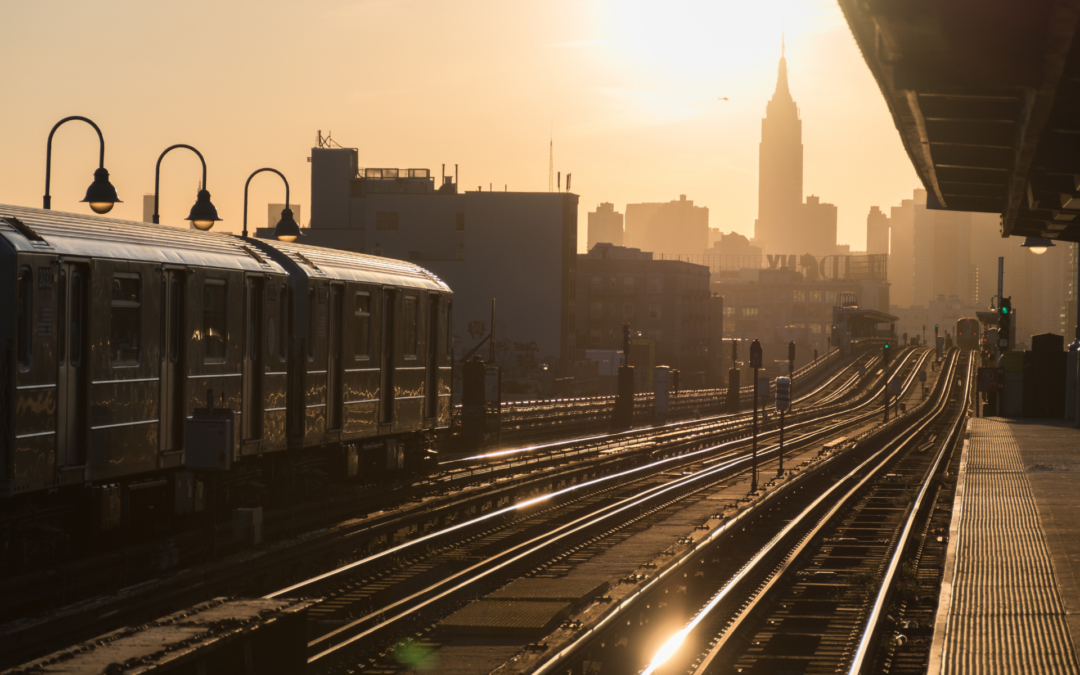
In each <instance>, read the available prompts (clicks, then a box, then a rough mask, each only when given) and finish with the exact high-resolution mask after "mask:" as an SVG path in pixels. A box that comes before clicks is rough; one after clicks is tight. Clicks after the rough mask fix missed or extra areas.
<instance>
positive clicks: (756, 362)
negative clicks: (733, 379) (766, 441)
mask: <svg viewBox="0 0 1080 675" xmlns="http://www.w3.org/2000/svg"><path fill="white" fill-rule="evenodd" d="M750 367H751V368H753V369H754V387H753V388H754V430H753V434H754V449H753V456H752V460H751V462H752V463H751V468H750V471H751V476H750V492H757V397H758V377H757V375H758V369H759V368H761V343H760V342H758V341H757V340H756V339H755V340H754V341H753V342H751V343H750Z"/></svg>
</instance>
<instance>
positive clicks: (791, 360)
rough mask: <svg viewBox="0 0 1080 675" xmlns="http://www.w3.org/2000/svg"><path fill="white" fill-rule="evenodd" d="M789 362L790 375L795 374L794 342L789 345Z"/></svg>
mask: <svg viewBox="0 0 1080 675" xmlns="http://www.w3.org/2000/svg"><path fill="white" fill-rule="evenodd" d="M787 360H788V375H794V374H795V341H794V340H792V341H791V342H789V343H788V345H787Z"/></svg>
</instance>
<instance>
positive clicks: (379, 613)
mask: <svg viewBox="0 0 1080 675" xmlns="http://www.w3.org/2000/svg"><path fill="white" fill-rule="evenodd" d="M927 354H928V352H927V353H925V354H923V359H922V360H921V361H920V365H921V363H922V362H924V361H925V358H926V356H927ZM917 370H918V369H917V368H916V369H913V370H912V373H911V374H910V375H909V377H908V378H907V382H906V383H905V389H906V388H908V387H910V386H911V383H912V382H913V381H914V377H915V373H916V372H917ZM898 372H899V371H898V370H897V372H896V373H893V374H892V377H895V376H896V374H898ZM890 379H891V377H890ZM865 405H866V404H863V406H860V407H865ZM838 414H839V413H838ZM871 415H876V411H870V412H867V413H864V414H862V415H859V416H858V417H857V418H856V419H854V420H850V419H849V420H843V421H840V422H837V423H836V424H834V425H831V426H830V427H827V428H825V429H819V430H815V431H811V432H808V433H806V434H803V435H801V436H799V437H796V438H795V439H792V442H793V443H799V444H802V443H805V442H808V441H809V440H811V439H813V438H817V437H820V436H825V435H828V434H831V433H835V432H836V431H837V430H839V429H841V428H843V427H845V426H849V425H851V424H854V423H857V422H859V421H861V420H862V419H864V418H865V417H867V416H871ZM817 421H820V420H817ZM778 447H779V446H772V447H771V448H767V449H766V450H764V451H763V452H762V453H761V454H763V455H767V454H768V453H769V452H776V451H777V450H778ZM750 460H751V458H750V457H749V456H746V455H745V454H744V455H742V456H737V457H735V458H733V459H730V460H729V461H728V462H727V463H725V464H722V465H718V466H713V467H709V468H706V469H702V470H701V471H698V472H695V473H694V474H691V475H690V476H686V477H684V478H681V479H678V480H676V481H674V482H672V483H667V484H663V485H660V486H655V487H653V488H650V489H648V490H646V491H645V492H643V493H640V494H638V495H634V496H633V497H629V498H626V499H624V500H621V501H620V502H617V503H615V504H612V505H609V506H607V507H604V508H602V509H600V510H599V511H598V512H595V513H591V514H589V515H588V516H583V517H581V518H579V519H577V520H575V521H572V522H571V523H567V524H564V525H562V526H560V527H557V528H555V529H554V530H552V531H549V532H546V533H543V534H541V535H538V536H536V537H534V538H532V539H530V540H529V541H527V542H523V543H521V544H518V545H515V546H514V547H511V548H509V549H507V550H505V551H503V552H500V553H499V554H497V555H495V556H492V557H491V558H488V559H487V560H485V561H483V562H481V563H477V564H475V565H473V566H471V567H469V568H468V569H466V570H461V571H459V572H457V573H455V574H453V575H451V576H449V577H447V578H444V579H442V580H440V581H438V582H436V583H434V584H431V585H429V586H428V587H427V588H425V589H423V590H421V591H418V592H416V593H413V594H411V595H410V596H408V597H406V598H402V599H399V600H397V601H395V602H393V603H391V604H389V605H385V606H382V607H380V608H378V609H376V610H371V611H369V612H368V614H366V615H365V616H363V617H360V618H358V619H356V620H354V621H352V622H350V623H349V624H347V625H345V626H342V627H340V628H338V629H336V630H334V631H331V632H330V633H327V634H325V635H323V636H320V637H318V638H316V639H314V640H312V641H311V642H310V643H309V648H311V649H315V648H318V647H319V646H320V645H324V644H326V643H327V642H329V641H331V640H333V639H335V638H338V637H340V636H341V635H344V634H346V633H348V632H350V631H352V630H354V629H356V628H357V627H359V626H361V625H363V624H365V623H368V622H370V621H372V620H373V619H382V620H381V622H380V623H378V624H377V625H374V626H371V627H369V628H367V629H366V630H363V631H361V632H359V633H357V634H355V635H350V636H349V637H347V638H346V639H345V640H344V641H342V642H340V643H338V644H336V645H332V646H328V647H327V648H326V649H324V650H323V651H321V652H318V653H317V654H315V655H313V656H312V657H310V658H309V661H308V663H315V662H317V661H319V660H321V659H323V658H325V657H327V656H329V655H331V654H334V653H336V652H337V651H339V650H340V649H343V648H345V647H347V646H348V645H350V644H353V643H354V642H356V641H358V640H361V639H363V638H365V637H369V636H370V635H372V634H373V633H375V632H376V631H378V630H381V629H382V628H385V627H387V626H389V625H390V624H392V623H394V622H397V621H400V620H401V619H404V618H406V617H408V616H410V615H412V614H414V613H415V612H417V611H419V610H421V609H423V608H424V607H426V606H428V605H430V604H432V603H434V602H436V601H438V600H441V599H444V598H446V597H447V596H448V595H450V594H452V593H455V592H458V591H460V590H463V589H464V588H465V587H467V586H469V585H470V584H472V583H475V582H477V581H480V580H481V579H483V578H485V577H487V576H488V575H490V574H492V573H495V572H497V571H499V570H502V569H505V568H506V566H508V565H512V564H515V563H517V562H520V561H521V560H522V559H524V558H525V557H527V556H531V555H535V554H536V553H538V552H540V551H541V550H543V549H544V548H547V547H549V546H551V545H553V544H555V543H556V542H558V541H560V540H562V539H564V538H565V537H568V536H570V535H573V534H577V533H579V532H581V531H582V530H584V529H586V528H592V527H596V526H598V525H599V524H601V523H602V522H603V521H605V520H607V519H609V518H611V517H613V516H615V515H617V514H619V513H622V512H624V511H626V510H628V509H633V508H635V507H640V506H642V505H643V504H645V503H646V502H647V501H649V500H653V499H656V498H658V497H660V496H662V495H665V494H667V493H669V492H671V491H674V490H682V489H685V488H686V487H687V486H688V485H690V484H692V483H694V482H697V481H701V480H703V479H708V478H712V477H714V476H717V475H719V474H726V473H727V472H728V471H729V470H731V469H733V468H737V467H739V466H741V465H745V464H746V463H747V462H749V461H750ZM690 494H692V493H690ZM685 496H686V495H685V494H684V495H682V496H681V497H679V499H681V498H683V497H685ZM639 510H640V508H639ZM525 547H531V548H529V549H528V550H526V551H523V552H520V553H518V551H520V550H521V549H522V548H525ZM515 553H516V555H514V556H513V557H512V558H510V559H508V560H504V561H502V562H498V564H494V565H493V564H492V563H495V562H497V561H499V560H500V559H502V558H505V557H507V556H510V555H511V554H515ZM485 567H486V568H487V569H484V568H485ZM469 575H472V576H469ZM458 579H463V580H462V581H461V582H460V583H458V584H457V585H455V586H454V587H452V588H448V589H446V590H443V591H442V592H439V593H438V594H437V595H431V594H432V593H435V592H436V591H437V590H438V589H440V588H443V587H445V586H447V585H448V584H450V583H451V582H454V581H456V580H458ZM424 596H430V597H427V599H425V600H422V601H421V602H419V603H418V604H415V605H413V606H412V607H410V608H408V609H405V610H403V611H402V612H400V613H399V614H397V615H395V616H392V617H389V618H385V614H386V612H388V611H390V610H394V609H397V608H399V607H401V606H403V605H405V604H407V603H409V602H411V601H415V600H417V599H419V598H422V597H424Z"/></svg>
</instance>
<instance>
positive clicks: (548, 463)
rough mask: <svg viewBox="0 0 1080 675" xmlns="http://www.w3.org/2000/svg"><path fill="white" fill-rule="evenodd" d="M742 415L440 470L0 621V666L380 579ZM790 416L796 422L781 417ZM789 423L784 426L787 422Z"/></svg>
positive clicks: (832, 391) (847, 390)
mask: <svg viewBox="0 0 1080 675" xmlns="http://www.w3.org/2000/svg"><path fill="white" fill-rule="evenodd" d="M905 358H906V357H905ZM873 361H874V359H873V358H867V357H862V358H860V359H858V360H857V361H856V362H854V363H852V364H851V365H849V366H848V367H847V368H845V369H843V370H841V371H840V372H839V373H837V374H836V375H834V376H833V377H832V378H830V379H829V380H828V381H827V382H826V383H824V384H822V385H821V386H820V387H818V389H816V390H814V391H812V392H808V393H807V394H806V395H805V396H804V399H805V400H806V401H808V402H809V401H810V400H819V401H820V402H821V404H822V405H831V406H834V407H835V406H837V405H841V403H839V402H840V401H841V400H842V399H844V397H845V395H847V396H851V395H855V394H857V393H858V392H859V391H860V390H861V389H862V388H861V387H859V386H857V385H859V384H860V382H859V379H860V378H859V376H858V373H857V372H856V371H857V369H858V366H860V365H862V366H863V367H866V366H868V365H872V362H873ZM866 380H867V381H870V384H871V385H872V386H873V384H874V382H876V381H877V380H876V379H875V377H874V375H873V374H871V375H869V376H868V377H867V378H866ZM861 384H867V382H862V383H861ZM864 395H865V392H864ZM747 419H748V418H747V416H746V415H742V416H739V415H735V416H722V417H720V418H710V419H706V420H701V421H694V422H684V423H673V424H670V425H665V426H663V427H658V428H651V429H643V430H633V431H632V432H629V433H627V434H623V435H621V436H616V437H600V438H598V439H596V440H593V441H590V442H588V443H587V444H584V445H581V444H579V445H578V446H577V447H575V446H574V445H573V444H561V445H559V447H558V448H557V449H556V451H553V452H546V451H545V450H544V449H542V448H533V449H530V450H529V452H528V454H529V455H530V456H531V457H533V458H534V459H533V461H532V464H531V465H530V466H528V467H522V466H521V462H520V460H519V459H518V458H516V457H514V456H510V457H506V458H496V459H491V458H488V459H485V461H484V462H483V463H482V464H479V465H477V464H474V465H473V466H472V467H466V468H461V469H457V470H452V471H447V472H445V473H444V474H442V475H440V476H439V477H437V478H435V479H434V480H432V481H431V482H430V483H429V484H428V485H426V486H424V490H426V491H427V493H428V494H429V495H432V494H433V495H436V496H435V497H431V498H429V499H428V501H427V502H426V503H411V500H417V499H420V497H412V494H413V493H410V492H408V491H405V490H401V491H399V495H401V496H403V497H411V500H407V501H409V503H407V505H406V508H403V509H402V510H400V511H398V510H396V509H389V510H386V511H383V512H381V513H377V514H374V515H373V516H371V517H369V518H368V519H365V521H364V522H359V523H354V524H352V525H347V526H345V527H342V528H333V529H331V530H328V531H327V532H326V533H325V536H322V537H316V538H309V539H308V540H307V541H305V542H304V545H303V546H302V547H301V548H300V550H297V551H296V552H295V553H293V554H290V555H285V554H279V555H273V554H271V555H270V556H269V559H268V560H263V561H258V562H256V561H255V558H254V556H251V555H248V556H245V557H246V558H248V560H249V561H251V562H252V563H255V564H250V563H249V564H248V565H247V568H246V570H245V571H238V570H237V569H236V567H237V562H236V561H221V562H217V563H212V564H210V565H209V566H204V568H205V569H201V570H198V571H197V572H195V573H192V574H186V573H181V574H179V575H176V576H174V577H171V578H166V579H163V580H160V581H155V582H152V583H149V584H144V585H142V586H137V587H134V588H132V589H127V590H125V591H123V592H121V593H119V594H117V595H115V596H112V597H111V598H103V599H96V600H90V601H88V602H84V603H81V604H80V605H77V606H75V607H73V608H71V609H68V610H64V611H62V612H57V613H50V614H46V615H39V616H38V617H37V618H36V619H31V620H27V621H23V622H19V623H17V624H8V625H6V626H2V627H0V637H3V638H5V639H9V638H10V639H12V640H15V641H17V642H18V644H19V648H18V649H13V650H11V651H9V652H7V653H6V654H5V659H4V660H5V662H6V663H11V662H17V661H18V660H23V657H30V656H33V655H34V654H37V653H42V652H43V651H47V650H49V649H51V648H55V647H56V646H57V645H58V644H62V643H60V642H59V641H60V640H68V641H70V640H72V639H79V638H80V637H92V635H93V634H96V632H100V631H101V630H103V629H106V628H108V627H109V626H117V625H124V624H125V623H128V624H130V623H137V622H139V621H144V620H146V619H147V618H150V617H152V616H156V615H159V614H161V613H163V612H166V611H171V610H175V609H176V608H178V607H183V606H185V605H187V604H192V603H193V602H197V601H199V600H200V599H202V598H204V597H207V594H211V595H212V594H229V593H241V594H245V593H250V592H252V591H256V592H258V590H259V588H260V587H265V586H266V585H267V584H272V583H274V582H275V580H278V579H281V578H282V576H283V575H284V576H285V577H288V576H289V575H295V574H297V573H298V572H299V571H301V570H303V569H310V568H311V567H316V568H318V567H319V566H326V567H334V566H336V565H338V564H340V563H339V561H340V560H341V559H342V557H343V556H346V557H357V556H369V554H371V553H372V552H375V555H376V556H378V558H379V559H380V560H381V562H380V568H379V576H380V578H381V577H385V576H392V575H393V574H395V573H396V571H395V570H399V569H400V568H402V567H403V566H407V565H408V564H409V560H410V558H409V556H410V554H409V553H405V552H403V551H404V549H401V548H400V547H401V546H405V547H406V548H408V547H409V546H411V545H412V544H413V542H416V541H417V540H419V539H423V538H424V537H425V536H426V535H428V534H435V533H437V532H439V531H445V532H455V531H457V530H456V529H455V527H456V525H458V524H460V523H462V522H465V521H467V520H468V519H469V518H470V516H473V515H475V514H478V513H485V512H488V511H493V510H497V509H498V508H499V507H503V508H505V507H506V506H507V505H509V504H515V505H517V504H518V503H520V502H521V501H523V500H529V499H536V498H543V499H549V500H551V501H558V500H559V499H560V497H559V495H557V494H556V495H555V496H554V497H552V496H551V495H552V493H558V492H559V490H560V489H563V490H567V489H569V488H574V489H577V486H580V485H582V484H583V483H586V482H588V481H590V480H594V479H597V478H599V477H600V474H601V473H603V472H605V471H611V472H614V473H616V474H617V473H618V472H619V471H624V470H627V469H631V468H634V467H635V466H636V465H637V464H640V463H641V462H642V461H644V458H647V457H650V456H652V455H656V456H657V458H659V459H662V458H664V457H665V456H667V455H673V456H674V458H678V456H679V455H680V454H682V453H688V452H693V451H695V450H700V449H701V448H702V447H704V446H706V445H708V444H709V443H711V442H714V441H715V439H717V438H723V437H725V435H726V436H729V437H731V438H732V441H730V442H735V443H737V442H738V440H737V439H738V438H739V437H744V436H745V432H744V431H743V430H741V428H740V427H741V426H743V425H744V424H745V423H746V420H747ZM789 420H791V422H795V420H794V419H792V418H790V417H789ZM788 427H789V428H792V424H791V423H789V425H788ZM765 433H766V435H767V434H768V433H775V432H765ZM680 461H683V460H680ZM685 461H692V460H685ZM515 462H517V464H516V466H515ZM414 487H415V486H414ZM420 494H423V493H420ZM565 494H569V492H567V493H565ZM409 507H411V508H409ZM193 588H195V589H199V590H198V591H196V590H193ZM106 617H107V618H106ZM91 631H92V632H91ZM9 659H10V660H9Z"/></svg>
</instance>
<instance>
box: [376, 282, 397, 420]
mask: <svg viewBox="0 0 1080 675" xmlns="http://www.w3.org/2000/svg"><path fill="white" fill-rule="evenodd" d="M395 295H396V294H395V292H394V291H393V290H392V289H388V288H386V289H383V297H382V340H381V341H380V344H381V346H382V350H381V351H382V362H381V364H380V367H381V372H382V378H381V382H380V383H379V420H380V421H381V422H382V423H383V424H391V423H392V422H393V421H394V369H395V368H397V350H396V349H395V346H396V340H395V337H396V335H395V333H396V331H395V330H394V327H395V326H394V310H395V308H394V299H395V297H394V296H395Z"/></svg>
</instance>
